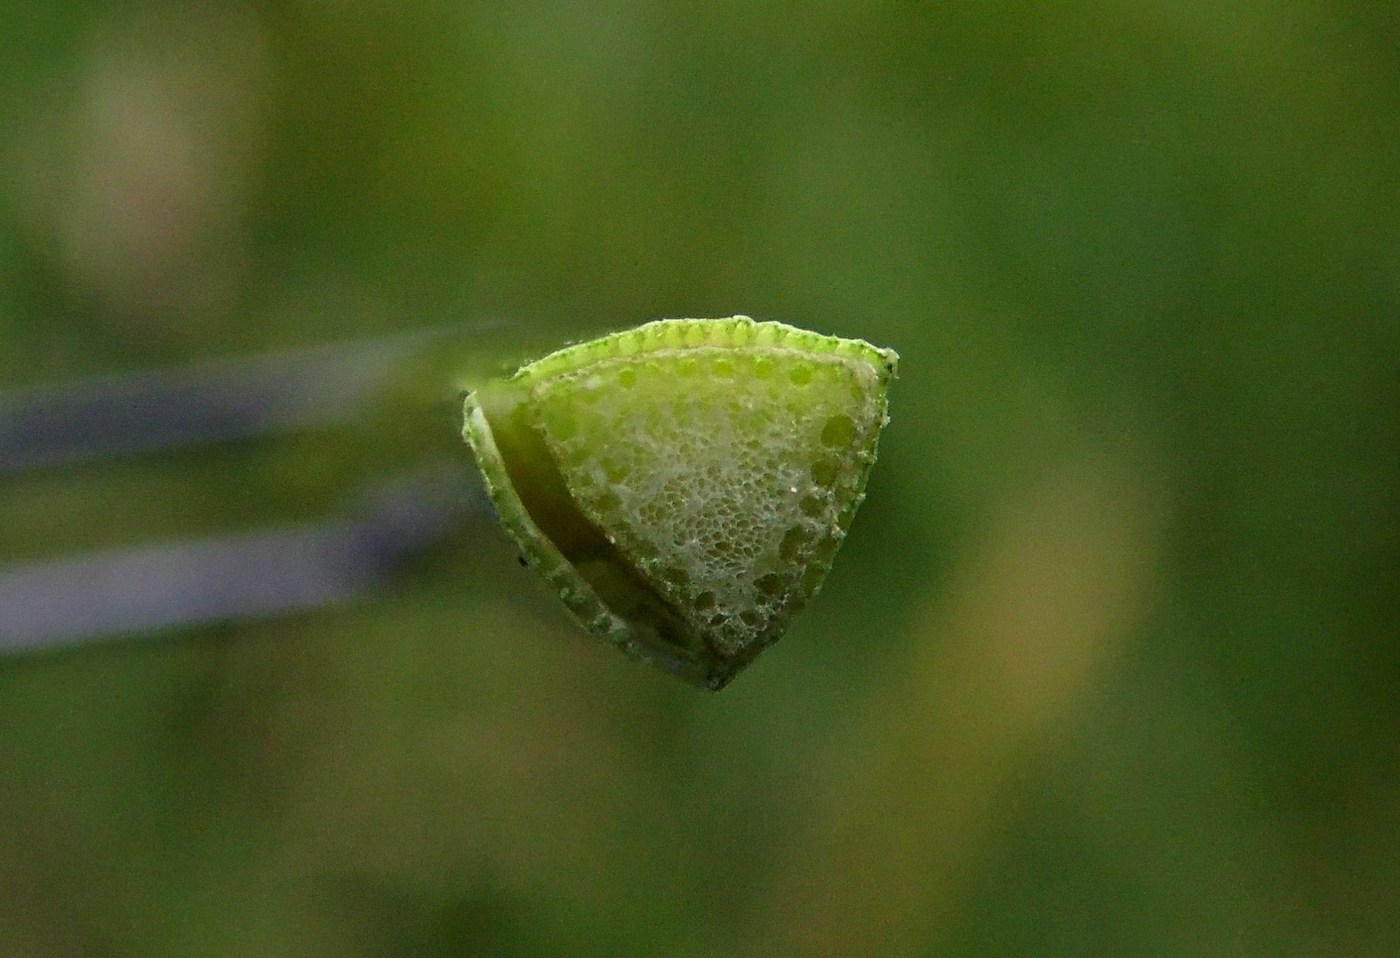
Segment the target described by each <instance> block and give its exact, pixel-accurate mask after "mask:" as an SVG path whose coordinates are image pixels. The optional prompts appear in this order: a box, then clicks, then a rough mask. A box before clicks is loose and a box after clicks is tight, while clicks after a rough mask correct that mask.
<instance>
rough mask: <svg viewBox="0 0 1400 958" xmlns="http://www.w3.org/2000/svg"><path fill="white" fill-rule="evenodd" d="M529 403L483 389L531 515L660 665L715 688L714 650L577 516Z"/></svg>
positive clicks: (507, 386)
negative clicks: (631, 627)
mask: <svg viewBox="0 0 1400 958" xmlns="http://www.w3.org/2000/svg"><path fill="white" fill-rule="evenodd" d="M527 398H528V397H527V396H526V394H525V392H524V390H522V389H521V388H520V387H518V386H516V385H514V384H512V383H502V384H496V385H494V386H490V387H486V388H483V389H481V390H478V392H477V397H476V399H477V402H478V403H479V404H480V406H481V410H482V413H483V414H484V415H485V416H486V421H487V423H488V424H489V425H490V427H491V434H492V436H493V437H494V439H495V441H496V448H497V449H498V450H499V451H500V454H501V461H502V463H503V464H504V466H505V469H506V474H507V476H508V477H509V478H510V482H511V485H512V487H513V488H514V489H515V494H516V496H517V497H518V498H519V499H520V502H521V504H522V505H523V506H524V507H525V511H526V512H527V513H528V514H529V516H530V518H531V519H532V520H534V523H535V525H536V526H538V527H539V530H540V532H542V533H543V534H544V535H545V537H546V538H548V539H549V541H550V542H552V543H553V544H554V547H555V548H556V549H558V550H559V552H560V553H561V554H562V555H563V556H564V558H565V559H567V560H568V562H569V564H570V565H571V566H573V568H574V569H575V571H576V572H577V573H578V574H579V576H580V577H581V578H582V579H583V580H584V581H585V582H587V583H588V584H589V586H591V587H592V589H593V591H594V592H595V593H597V595H598V598H599V599H601V600H602V602H603V604H604V605H606V606H607V607H608V608H609V609H610V610H612V611H613V612H614V613H615V614H616V615H618V616H620V617H621V618H623V619H624V620H626V621H627V622H628V623H630V624H631V625H632V626H633V630H634V633H635V636H636V638H637V639H638V640H639V641H640V642H641V643H642V644H644V645H645V646H647V648H648V650H649V651H650V652H651V653H653V654H654V656H655V657H656V658H657V659H658V660H660V661H661V662H662V663H663V664H669V665H670V667H671V670H672V671H674V672H677V673H679V674H682V675H685V676H686V677H688V678H691V679H695V680H698V681H700V682H702V683H707V684H708V683H712V681H713V679H714V677H715V671H716V667H717V666H718V665H719V662H718V661H717V656H716V655H715V653H714V651H713V650H712V649H710V648H709V647H708V645H707V644H706V643H705V642H704V640H703V637H701V636H699V635H696V634H694V632H693V630H691V629H690V628H689V627H688V626H687V625H686V624H685V622H684V621H683V620H682V619H681V617H680V616H679V615H678V614H677V613H676V611H675V609H673V608H672V607H671V605H670V604H669V603H668V602H667V601H666V600H665V599H664V598H663V597H662V596H661V595H660V594H659V593H658V592H657V591H656V590H655V589H653V588H652V587H651V586H650V585H648V584H647V582H646V579H645V578H644V577H643V576H642V574H641V573H640V572H639V571H638V570H637V568H636V567H635V566H633V565H632V563H630V562H629V561H628V560H627V559H626V557H625V556H623V555H622V553H621V552H620V551H619V550H618V548H617V547H616V546H615V545H613V543H612V542H611V541H609V539H608V537H607V536H606V535H604V534H603V531H602V530H601V529H599V528H598V527H597V526H596V525H594V524H593V522H591V521H590V520H589V519H588V517H587V516H585V515H584V514H583V513H582V512H580V511H579V508H578V506H577V505H576V504H575V503H574V500H573V497H572V496H571V495H570V494H569V489H568V486H567V485H566V483H565V482H564V477H563V476H562V475H561V474H560V472H559V464H558V462H557V461H556V460H555V458H554V456H553V455H552V454H551V453H550V451H549V447H548V445H547V444H546V442H545V439H544V436H543V435H542V434H541V433H540V431H539V428H538V426H537V425H536V423H535V421H534V416H533V415H532V413H531V409H530V406H529V404H528V403H527V402H526V401H525V400H526V399H527ZM726 671H727V670H726Z"/></svg>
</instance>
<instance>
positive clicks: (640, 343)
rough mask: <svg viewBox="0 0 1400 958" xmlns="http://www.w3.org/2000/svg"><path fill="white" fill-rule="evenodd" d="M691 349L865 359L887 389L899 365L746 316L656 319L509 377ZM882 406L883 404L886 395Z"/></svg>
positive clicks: (860, 347)
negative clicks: (751, 348) (752, 348)
mask: <svg viewBox="0 0 1400 958" xmlns="http://www.w3.org/2000/svg"><path fill="white" fill-rule="evenodd" d="M687 346H689V347H701V346H709V347H719V348H729V349H735V348H741V347H745V346H759V347H764V348H774V349H784V348H786V349H791V350H794V351H796V352H815V353H825V354H828V355H834V356H852V357H856V358H859V359H863V360H865V361H866V362H869V363H871V364H872V365H874V366H876V367H877V368H880V367H882V368H883V370H884V375H883V376H882V377H881V381H882V384H884V385H886V386H888V384H889V380H890V379H891V378H893V376H894V372H895V365H896V364H897V363H898V361H899V354H898V353H896V352H895V351H894V350H893V349H881V348H880V347H878V346H874V345H871V344H870V343H867V342H866V341H865V340H863V339H840V338H838V337H835V336H826V335H823V334H822V333H814V332H812V331H811V330H807V329H799V328H798V327H796V326H789V325H787V324H786V323H780V322H777V321H775V320H765V321H763V322H757V321H755V320H752V319H750V318H749V317H747V316H731V317H729V318H728V319H658V320H654V321H652V322H650V323H645V324H643V325H641V326H638V327H637V328H636V329H629V330H626V331H624V332H620V333H613V334H612V335H610V336H604V337H602V338H601V339H594V340H589V341H588V342H585V343H576V344H574V345H572V346H565V347H564V348H563V349H560V350H556V351H555V352H552V353H550V354H549V355H548V356H545V357H544V358H543V359H540V360H537V361H536V362H533V363H530V364H529V365H527V366H524V367H522V368H521V369H520V371H519V372H517V373H516V374H515V375H514V376H513V377H511V378H512V380H513V381H516V382H524V383H529V382H532V381H535V380H540V379H549V378H552V377H554V376H564V375H568V374H570V373H573V372H576V371H578V370H579V369H582V368H583V367H585V366H588V365H589V364H591V363H595V362H599V361H601V360H609V359H620V358H623V357H625V356H629V355H640V354H644V353H648V352H653V351H655V350H660V349H680V348H682V347H687ZM881 405H882V407H883V405H884V398H883V394H882V397H881Z"/></svg>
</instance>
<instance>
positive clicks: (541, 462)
mask: <svg viewBox="0 0 1400 958" xmlns="http://www.w3.org/2000/svg"><path fill="white" fill-rule="evenodd" d="M897 359H898V357H897V356H896V354H895V353H894V352H893V351H892V350H888V349H879V348H876V347H875V346H872V345H870V344H869V343H866V342H863V341H860V340H849V339H838V338H835V337H831V336H823V335H820V334H817V333H812V332H808V331H806V330H802V329H797V328H795V327H792V326H787V325H784V324H782V323H776V322H755V321H754V320H752V319H749V318H748V317H747V316H734V317H731V318H728V319H667V320H659V321H656V322H652V323H647V324H646V325H644V326H641V327H638V328H637V329H633V330H629V331H626V332H621V333H614V334H613V335H610V336H605V337H603V338H601V339H596V340H593V341H590V342H585V343H580V344H577V345H574V346H569V347H567V348H565V349H562V350H559V351H558V352H555V353H551V354H550V355H548V356H546V357H544V358H543V359H540V360H538V361H536V362H533V363H529V364H527V365H526V366H524V367H522V368H521V369H520V370H519V371H518V372H516V373H515V375H513V376H511V377H510V378H509V379H503V380H495V381H492V382H489V383H487V384H485V385H483V386H481V387H480V388H478V389H476V390H475V391H473V392H471V393H470V394H468V396H467V398H466V409H465V419H466V424H465V428H464V434H465V436H466V439H467V442H468V443H469V444H470V445H471V447H472V450H473V451H474V453H475V454H476V459H477V462H478V463H479V464H480V466H481V469H482V472H483V473H484V474H485V477H486V484H487V488H488V490H489V492H490V495H491V499H492V501H493V502H494V503H495V505H496V509H497V511H498V512H499V513H500V516H501V519H502V521H503V522H504V524H505V526H506V528H507V529H508V530H509V532H510V534H511V535H512V536H513V537H514V539H515V541H516V542H517V543H518V545H519V547H520V550H521V554H522V557H523V558H524V560H525V562H526V563H527V564H528V565H530V566H531V567H532V568H534V569H535V570H536V571H538V572H539V573H540V574H541V575H543V576H544V578H545V579H546V580H547V581H548V582H549V583H550V584H551V585H552V586H553V587H554V588H555V589H556V590H558V593H559V596H560V597H561V598H562V599H563V601H564V604H565V605H566V606H568V608H569V609H570V611H571V612H572V613H573V614H574V615H575V616H576V617H577V618H578V620H579V621H580V622H581V623H582V624H583V626H584V627H585V628H587V629H588V630H589V631H591V632H594V633H597V634H599V635H602V636H604V637H606V638H607V639H608V640H609V641H611V642H613V643H614V644H615V645H617V646H618V647H619V648H621V649H622V650H623V651H624V652H626V653H627V654H628V655H631V656H633V657H635V658H640V659H645V660H647V661H649V662H652V663H653V664H655V665H658V666H660V667H661V668H663V669H665V670H667V671H669V672H672V673H674V674H676V675H678V676H681V677H683V678H685V679H687V680H689V681H692V682H695V683H698V684H700V685H704V686H706V687H708V688H710V689H720V688H722V687H723V686H724V685H725V684H726V683H727V682H728V681H729V680H730V679H731V678H733V677H734V675H735V674H737V673H738V672H739V671H740V670H741V669H742V668H743V667H744V666H745V665H747V664H748V663H749V662H751V661H752V660H753V658H754V657H755V656H756V655H758V653H759V652H761V651H763V649H764V648H766V647H767V646H769V645H771V644H772V643H773V642H774V641H776V640H777V639H778V637H779V636H781V635H782V634H783V632H784V630H785V629H786V628H787V626H788V624H789V622H790V621H791V620H792V617H793V616H794V615H795V614H796V613H797V612H798V611H799V610H800V609H801V608H802V607H803V606H804V605H805V604H806V603H807V601H808V600H809V599H811V598H812V596H813V595H815V594H816V592H817V590H818V588H820V586H821V583H822V580H823V579H824V578H825V577H826V573H827V570H828V569H829V568H830V567H831V562H832V559H833V558H834V556H835V555H836V551H837V549H838V548H839V547H840V545H841V541H842V539H844V538H845V535H846V530H847V529H848V528H849V526H850V522H851V518H852V516H853V515H854V514H855V511H856V508H857V507H858V506H859V505H860V502H861V500H862V498H863V497H864V489H865V482H866V477H867V476H868V475H869V472H870V467H871V465H872V464H873V463H874V461H875V446H876V441H877V439H878V437H879V433H880V430H881V428H882V427H883V426H884V424H885V423H886V421H887V415H886V394H887V392H888V388H889V384H890V381H891V380H892V379H893V377H894V372H895V363H896V361H897Z"/></svg>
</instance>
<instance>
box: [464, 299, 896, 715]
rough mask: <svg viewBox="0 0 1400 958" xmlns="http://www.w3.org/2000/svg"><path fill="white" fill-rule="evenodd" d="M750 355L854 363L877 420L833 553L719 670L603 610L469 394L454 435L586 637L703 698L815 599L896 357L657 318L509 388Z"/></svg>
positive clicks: (747, 326) (813, 338) (766, 330)
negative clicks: (638, 359) (667, 649)
mask: <svg viewBox="0 0 1400 958" xmlns="http://www.w3.org/2000/svg"><path fill="white" fill-rule="evenodd" d="M745 347H756V348H762V349H765V350H772V351H775V352H788V351H791V352H793V353H795V354H799V355H803V356H807V357H813V354H815V355H817V356H820V355H829V356H834V357H843V358H851V359H858V360H861V361H864V362H866V363H869V364H870V365H871V366H872V367H874V368H875V370H876V371H877V373H876V375H877V389H876V396H875V401H876V403H877V419H876V423H875V426H874V427H873V428H872V429H871V431H870V434H869V436H868V439H867V441H866V443H865V444H864V445H863V446H862V448H861V449H859V450H858V451H857V455H856V463H857V475H856V478H855V482H854V484H853V492H854V495H853V497H852V499H851V500H850V502H849V503H848V505H847V507H846V508H845V509H844V510H843V511H842V512H841V514H840V515H839V517H838V518H837V520H836V522H835V524H834V526H833V528H832V530H831V534H832V540H833V548H831V549H830V550H829V551H828V552H827V554H826V555H824V556H820V557H813V559H812V563H811V566H810V567H809V569H808V573H807V575H806V576H805V577H804V579H805V581H804V583H803V586H802V588H801V590H800V592H799V593H798V594H797V595H796V596H794V601H793V603H792V605H791V607H790V608H789V609H788V610H787V613H786V614H785V615H784V616H783V620H782V627H781V628H780V629H778V630H777V631H775V632H773V633H772V634H769V635H764V636H761V637H758V638H757V639H756V640H755V641H754V642H752V643H751V644H749V645H748V646H746V647H744V648H742V649H740V650H738V651H737V653H736V654H734V655H732V656H729V657H727V658H725V659H724V660H723V661H719V662H704V661H698V660H696V659H692V658H689V657H687V656H684V655H682V654H680V653H679V652H678V653H677V654H676V655H674V656H673V655H668V654H666V653H664V652H661V651H660V650H659V649H658V648H657V647H656V644H655V643H643V642H641V641H638V638H637V637H636V635H635V634H634V632H633V628H632V626H631V625H630V624H629V623H628V622H627V620H625V619H623V618H622V617H620V616H618V615H616V614H615V613H613V612H612V611H610V610H609V609H608V607H607V605H606V604H605V603H604V602H603V600H602V599H601V598H600V597H599V596H598V594H597V593H596V592H595V591H594V590H593V589H592V588H591V587H590V586H589V584H588V583H587V582H586V581H584V580H583V579H582V577H581V576H580V575H579V574H578V573H577V572H576V571H575V570H574V569H573V567H572V566H571V564H570V563H569V561H568V560H567V559H566V558H565V557H564V556H563V554H562V553H561V552H560V551H559V550H558V548H557V547H556V546H555V545H554V543H553V542H551V541H550V539H549V538H548V536H546V535H545V534H544V533H543V531H542V530H541V529H540V528H539V527H538V526H537V525H536V523H535V522H534V520H533V519H531V518H530V516H529V513H528V511H527V510H526V508H525V506H524V504H523V503H522V502H521V501H520V498H519V496H518V494H517V493H516V491H515V488H514V486H513V484H512V482H511V479H510V477H509V475H508V474H507V472H506V469H505V465H504V461H503V458H502V456H501V454H500V450H499V449H498V448H497V446H496V442H495V438H494V436H493V435H492V432H491V427H490V425H489V423H488V421H487V418H486V415H485V412H484V411H483V409H482V408H481V406H480V404H479V403H478V402H477V401H476V398H475V395H474V394H468V395H467V397H466V399H465V407H464V412H465V415H464V426H463V436H464V437H465V439H466V441H467V443H468V444H469V445H470V446H471V448H472V451H473V453H474V455H475V458H476V460H477V463H478V464H479V466H480V467H481V470H482V473H483V475H484V476H485V479H486V486H487V492H488V494H489V495H490V497H491V500H492V502H493V504H494V505H495V506H496V510H497V512H498V514H499V515H500V517H501V521H502V523H503V524H504V525H505V527H506V529H507V531H508V532H509V534H510V535H511V537H512V538H513V539H514V540H515V541H516V543H517V545H519V547H520V548H521V551H522V557H523V558H524V559H525V561H526V563H527V564H528V565H529V566H530V567H531V568H533V569H535V570H536V571H537V572H538V573H539V574H540V575H541V576H543V577H544V579H545V581H546V582H548V583H549V584H550V585H551V586H552V587H553V588H554V589H555V591H556V592H557V593H558V595H559V597H560V599H561V600H562V601H563V602H564V604H565V606H566V607H567V608H568V609H569V611H570V612H571V613H572V614H573V615H574V617H575V618H576V619H577V620H578V622H579V623H580V624H581V625H582V626H583V627H584V628H585V629H586V630H588V631H589V632H591V633H594V634H596V635H599V636H602V637H603V638H605V639H607V640H608V641H609V642H610V643H612V644H613V645H616V646H617V647H618V648H620V649H621V650H622V651H623V652H624V653H626V654H627V655H628V656H629V657H630V658H633V659H639V660H643V661H648V662H651V663H653V664H655V665H658V666H659V667H661V668H663V669H665V670H666V671H668V672H671V673H672V674H674V675H676V676H677V677H679V678H683V679H685V680H687V681H690V682H693V683H695V684H698V685H702V686H705V687H707V688H709V689H711V690H718V689H720V688H723V687H724V685H725V684H727V683H728V681H729V680H730V679H732V678H733V677H734V675H736V674H737V673H738V672H739V671H741V670H742V669H743V668H744V667H745V666H746V665H748V664H749V663H750V662H751V661H752V660H753V659H754V658H755V657H756V656H757V655H758V654H759V653H760V652H762V651H763V650H764V649H765V648H767V647H768V646H769V645H771V644H772V643H773V642H775V641H776V640H777V639H778V638H780V637H781V635H782V632H783V631H785V629H786V626H787V624H788V623H789V622H790V621H791V619H792V618H793V617H794V616H795V615H796V614H797V613H798V612H800V611H801V609H802V608H803V607H805V606H806V604H807V603H808V602H809V601H810V600H811V599H812V598H813V597H814V596H815V595H816V594H817V593H818V591H819V590H820V588H821V585H822V582H823V581H824V579H825V577H826V574H827V572H828V571H829V569H830V566H831V564H832V561H833V560H834V558H835V553H836V551H837V550H838V549H839V545H840V543H841V541H842V540H844V538H845V535H846V531H847V529H848V528H849V526H850V522H851V520H852V518H853V517H854V514H855V512H856V510H857V508H858V507H859V505H860V503H861V502H862V501H863V500H864V498H865V486H866V483H867V480H868V479H869V474H870V470H871V467H872V466H873V464H874V461H875V455H876V447H877V444H878V440H879V435H880V432H881V431H882V429H883V427H884V425H885V424H886V423H888V421H889V417H888V397H887V390H888V387H889V384H890V382H891V380H893V378H894V376H895V369H896V365H897V362H898V359H899V357H898V354H896V353H895V351H894V350H891V349H882V348H880V347H877V346H874V345H872V344H870V343H868V342H866V341H864V340H858V339H840V338H837V337H832V336H826V335H823V334H821V333H814V332H811V331H809V330H805V329H800V328H798V327H795V326H789V325H787V324H785V323H779V322H775V321H765V322H755V321H754V320H752V319H750V318H749V317H747V316H734V317H730V318H728V319H664V320H656V321H653V322H650V323H646V324H644V325H642V326H639V327H637V328H635V329H631V330H627V331H624V332H619V333H614V334H612V335H609V336H605V337H602V338H600V339H595V340H590V341H588V342H584V343H578V344H575V345H571V346H566V347H564V348H563V349H560V350H557V351H555V352H553V353H550V354H549V355H547V356H545V357H543V358H542V359H539V360H537V361H535V362H533V363H529V364H527V365H525V366H523V367H521V368H520V369H519V370H518V371H517V372H516V373H515V374H514V375H513V376H512V377H510V379H509V381H508V382H509V384H510V385H511V386H513V387H517V388H522V389H524V390H526V391H527V392H529V391H530V390H531V389H532V387H533V386H534V384H535V383H538V382H541V381H545V380H548V379H552V378H555V377H563V376H569V375H574V374H576V373H578V372H579V371H580V370H583V369H586V368H587V367H589V366H590V365H593V364H596V363H601V362H616V361H618V360H622V359H625V358H626V357H628V356H633V355H637V356H640V355H644V354H647V353H651V352H656V351H664V350H676V349H683V348H708V349H730V348H745Z"/></svg>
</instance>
